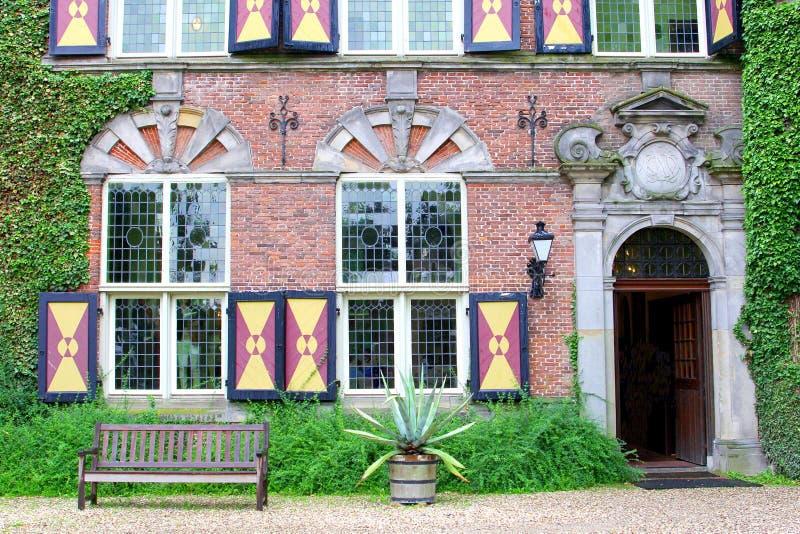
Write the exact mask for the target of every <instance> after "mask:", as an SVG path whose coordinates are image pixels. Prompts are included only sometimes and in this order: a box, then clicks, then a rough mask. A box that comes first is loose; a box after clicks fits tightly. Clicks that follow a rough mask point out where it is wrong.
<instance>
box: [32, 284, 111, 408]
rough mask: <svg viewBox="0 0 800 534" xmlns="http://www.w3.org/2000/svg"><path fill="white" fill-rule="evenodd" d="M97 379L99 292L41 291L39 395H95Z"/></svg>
mask: <svg viewBox="0 0 800 534" xmlns="http://www.w3.org/2000/svg"><path fill="white" fill-rule="evenodd" d="M96 381H97V295H96V294H94V293H40V294H39V398H41V399H42V400H44V401H45V402H80V401H83V400H86V399H92V398H94V394H95V389H96Z"/></svg>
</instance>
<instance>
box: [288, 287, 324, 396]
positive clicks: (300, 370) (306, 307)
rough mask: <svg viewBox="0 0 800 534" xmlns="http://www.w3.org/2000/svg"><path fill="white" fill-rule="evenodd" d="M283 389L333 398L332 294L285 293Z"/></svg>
mask: <svg viewBox="0 0 800 534" xmlns="http://www.w3.org/2000/svg"><path fill="white" fill-rule="evenodd" d="M286 391H287V392H288V393H290V394H291V395H292V396H293V397H295V398H312V397H316V398H318V399H320V400H336V294H335V293H333V292H331V291H323V292H303V291H288V292H287V293H286Z"/></svg>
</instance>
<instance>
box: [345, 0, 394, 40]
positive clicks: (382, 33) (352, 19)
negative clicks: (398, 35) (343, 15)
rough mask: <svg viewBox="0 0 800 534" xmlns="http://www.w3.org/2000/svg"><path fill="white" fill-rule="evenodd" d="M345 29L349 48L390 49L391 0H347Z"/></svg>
mask: <svg viewBox="0 0 800 534" xmlns="http://www.w3.org/2000/svg"><path fill="white" fill-rule="evenodd" d="M347 30H348V40H349V48H350V49H351V50H391V49H392V2H391V0H349V2H348V3H347Z"/></svg>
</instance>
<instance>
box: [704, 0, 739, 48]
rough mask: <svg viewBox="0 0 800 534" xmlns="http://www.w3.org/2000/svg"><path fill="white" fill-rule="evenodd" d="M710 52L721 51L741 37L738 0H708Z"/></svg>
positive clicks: (707, 17) (707, 25)
mask: <svg viewBox="0 0 800 534" xmlns="http://www.w3.org/2000/svg"><path fill="white" fill-rule="evenodd" d="M706 27H707V28H708V53H709V54H714V53H716V52H719V51H720V50H722V49H723V48H725V47H726V46H728V45H729V44H731V43H733V42H734V41H738V40H739V38H740V37H741V29H740V28H741V26H740V21H739V9H738V5H737V4H736V0H706Z"/></svg>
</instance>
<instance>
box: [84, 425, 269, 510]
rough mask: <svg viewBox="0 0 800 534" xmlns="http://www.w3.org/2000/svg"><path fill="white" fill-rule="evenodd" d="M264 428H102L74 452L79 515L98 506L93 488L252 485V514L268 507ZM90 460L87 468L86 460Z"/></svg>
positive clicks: (267, 430)
mask: <svg viewBox="0 0 800 534" xmlns="http://www.w3.org/2000/svg"><path fill="white" fill-rule="evenodd" d="M268 448H269V423H268V422H266V421H265V422H264V423H263V424H259V425H239V424H236V425H233V424H232V425H226V424H202V425H107V424H101V423H97V424H96V425H95V429H94V445H93V446H92V448H91V449H87V450H82V451H78V509H79V510H83V509H84V507H85V506H86V494H85V487H86V483H87V482H89V483H90V484H91V493H90V495H89V500H90V501H91V502H92V504H97V483H98V482H168V483H170V482H206V483H210V482H226V483H250V482H255V484H256V488H257V489H256V509H258V510H263V509H264V505H265V504H266V503H267V466H268ZM87 458H91V464H90V465H89V466H88V467H87V462H86V459H87Z"/></svg>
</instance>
